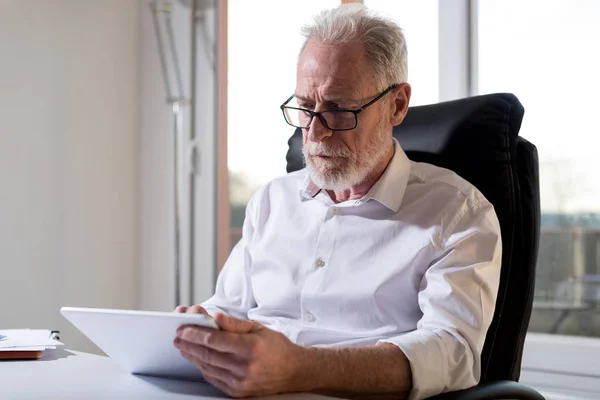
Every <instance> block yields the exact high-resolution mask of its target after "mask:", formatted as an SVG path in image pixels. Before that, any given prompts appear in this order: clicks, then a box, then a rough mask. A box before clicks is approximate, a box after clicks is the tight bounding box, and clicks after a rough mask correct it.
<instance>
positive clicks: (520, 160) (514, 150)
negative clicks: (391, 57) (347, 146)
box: [287, 93, 544, 400]
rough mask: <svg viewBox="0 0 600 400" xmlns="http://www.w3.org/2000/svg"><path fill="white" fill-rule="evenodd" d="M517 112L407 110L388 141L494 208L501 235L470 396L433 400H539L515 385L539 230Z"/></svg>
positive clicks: (454, 107)
mask: <svg viewBox="0 0 600 400" xmlns="http://www.w3.org/2000/svg"><path fill="white" fill-rule="evenodd" d="M523 113H524V110H523V106H522V105H521V103H520V102H519V100H518V99H517V98H516V97H515V96H514V95H512V94H506V93H501V94H491V95H485V96H476V97H470V98H466V99H461V100H455V101H449V102H444V103H439V104H433V105H427V106H419V107H411V108H410V109H409V111H408V114H407V115H406V119H405V120H404V122H403V123H402V124H401V125H399V126H397V127H395V128H394V131H393V135H394V137H395V138H396V139H398V141H399V142H400V144H401V145H402V148H403V149H404V150H405V151H406V154H407V155H408V157H409V158H410V159H411V160H414V161H421V162H427V163H431V164H435V165H438V166H440V167H444V168H448V169H451V170H453V171H454V172H456V173H457V174H459V175H460V176H462V177H463V178H465V179H466V180H468V181H469V182H471V183H472V184H473V185H475V186H476V187H477V188H478V189H479V190H480V191H481V192H482V193H483V194H484V195H485V197H486V198H487V199H488V200H489V201H490V202H491V203H492V204H493V205H494V207H495V209H496V213H497V215H498V219H499V220H500V227H501V230H502V269H501V276H500V288H499V291H498V299H497V301H496V310H495V312H494V318H493V321H492V324H491V326H490V329H489V331H488V333H487V336H486V340H485V345H484V348H483V353H482V356H481V361H482V363H481V380H480V383H479V385H477V386H476V387H474V388H471V389H467V390H462V391H458V392H452V393H445V394H442V395H439V396H435V397H433V398H431V399H436V400H442V399H444V400H447V399H460V400H488V399H489V400H491V399H515V400H521V399H522V400H544V397H543V396H542V395H540V394H539V393H538V392H536V391H535V390H533V389H531V388H528V387H526V386H524V385H521V384H519V383H518V380H519V375H520V372H521V357H522V354H523V344H524V341H525V334H526V332H527V326H528V325H529V318H530V315H531V307H532V303H533V289H534V283H535V265H536V259H537V252H538V242H539V230H540V191H539V175H538V156H537V149H536V148H535V146H534V145H533V144H531V143H530V142H528V141H527V140H525V139H523V138H520V137H519V136H518V134H519V129H520V127H521V121H522V119H523ZM288 144H289V150H288V153H287V171H288V172H291V171H296V170H298V169H301V168H303V167H304V165H303V159H302V150H301V149H302V134H301V131H300V129H297V130H296V132H295V133H294V135H293V136H292V137H291V138H290V140H289V142H288Z"/></svg>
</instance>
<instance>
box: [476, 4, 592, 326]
mask: <svg viewBox="0 0 600 400" xmlns="http://www.w3.org/2000/svg"><path fill="white" fill-rule="evenodd" d="M478 8H479V20H478V31H479V32H478V35H479V38H478V39H479V48H478V52H479V66H478V76H479V78H478V85H479V91H480V92H481V93H492V92H512V93H514V94H515V95H517V97H519V99H520V101H521V102H522V103H523V105H524V107H525V116H524V119H523V125H522V127H521V136H523V137H525V138H526V139H528V140H530V141H531V142H532V143H534V144H535V145H536V146H537V148H538V151H539V158H540V186H541V187H540V189H541V200H542V232H541V238H540V250H539V256H538V265H537V280H536V291H535V302H534V309H533V313H532V318H531V323H530V326H529V330H530V331H534V332H545V333H561V334H570V335H579V336H594V337H600V308H599V307H600V180H599V179H598V177H597V173H598V171H600V157H598V146H599V145H600V130H599V129H598V123H597V115H598V112H599V110H598V104H599V103H598V93H600V74H598V71H600V52H599V51H598V49H600V25H598V20H600V2H598V1H595V0H573V1H558V0H551V1H548V0H543V1H542V0H536V1H518V0H501V1H500V0H486V1H480V2H479V3H478ZM509 21H510V22H509Z"/></svg>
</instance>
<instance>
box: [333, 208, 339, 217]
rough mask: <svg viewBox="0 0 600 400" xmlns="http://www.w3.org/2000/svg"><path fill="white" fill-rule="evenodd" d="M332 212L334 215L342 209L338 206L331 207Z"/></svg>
mask: <svg viewBox="0 0 600 400" xmlns="http://www.w3.org/2000/svg"><path fill="white" fill-rule="evenodd" d="M331 212H332V214H333V215H338V213H339V212H340V210H339V209H338V208H337V207H331Z"/></svg>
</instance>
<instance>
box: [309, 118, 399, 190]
mask: <svg viewBox="0 0 600 400" xmlns="http://www.w3.org/2000/svg"><path fill="white" fill-rule="evenodd" d="M377 128H378V129H377V130H378V133H377V135H376V136H375V137H374V138H373V140H372V141H371V142H370V143H369V145H368V146H367V147H366V148H364V149H363V150H362V151H360V152H359V153H358V154H356V155H355V154H352V153H351V152H350V150H349V149H348V148H347V147H343V148H342V147H340V148H330V147H329V146H328V145H324V142H310V141H309V142H307V143H305V144H304V145H303V146H302V153H303V154H304V160H305V162H306V169H307V171H308V176H309V177H310V179H311V180H312V182H313V183H314V184H315V185H317V186H318V187H319V188H321V189H325V190H345V189H349V188H351V187H353V186H356V185H358V184H360V183H362V182H364V181H365V180H366V179H367V177H368V175H369V174H370V173H371V172H372V171H373V169H374V168H375V167H376V166H377V164H379V163H380V162H381V161H383V159H384V158H385V156H386V154H387V152H388V151H389V146H390V139H391V138H390V136H389V135H388V134H386V133H384V132H382V131H381V127H377ZM311 155H325V156H330V157H336V158H334V159H332V160H323V159H315V158H314V157H310V156H311ZM338 157H339V158H338Z"/></svg>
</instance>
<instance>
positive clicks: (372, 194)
mask: <svg viewBox="0 0 600 400" xmlns="http://www.w3.org/2000/svg"><path fill="white" fill-rule="evenodd" d="M392 140H393V141H394V155H393V157H392V159H391V160H390V162H389V164H388V165H387V167H386V169H385V171H384V172H383V175H381V177H380V178H379V180H378V181H377V182H376V183H375V185H373V187H372V188H371V190H369V192H368V193H367V194H366V195H365V196H364V197H363V198H362V199H360V200H357V201H356V204H357V205H358V204H363V203H365V202H367V201H369V200H376V201H378V202H379V203H381V204H383V205H384V206H385V207H387V208H389V209H390V210H391V211H393V212H394V213H397V212H398V211H399V210H400V206H401V205H402V200H403V199H404V193H405V192H406V186H407V185H408V178H409V176H410V168H411V166H410V160H409V159H408V157H407V156H406V153H404V150H402V147H400V143H398V141H397V140H396V139H392ZM320 191H321V189H320V188H319V187H318V186H317V185H316V184H315V183H314V182H313V181H312V180H311V179H310V177H309V176H308V175H307V176H306V178H305V179H304V183H303V184H302V190H301V195H302V198H303V199H305V200H309V199H312V198H314V197H315V196H316V195H317V194H318V193H319V192H320Z"/></svg>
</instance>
